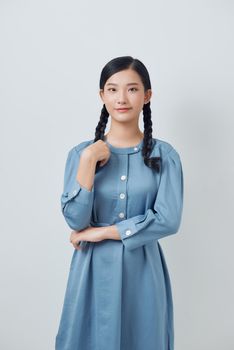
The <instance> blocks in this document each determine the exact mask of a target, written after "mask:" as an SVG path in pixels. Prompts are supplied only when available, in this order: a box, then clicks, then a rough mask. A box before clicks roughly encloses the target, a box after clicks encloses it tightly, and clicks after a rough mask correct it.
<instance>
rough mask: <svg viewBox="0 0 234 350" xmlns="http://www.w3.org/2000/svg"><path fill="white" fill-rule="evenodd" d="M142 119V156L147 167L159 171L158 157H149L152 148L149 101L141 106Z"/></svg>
mask: <svg viewBox="0 0 234 350" xmlns="http://www.w3.org/2000/svg"><path fill="white" fill-rule="evenodd" d="M143 116H144V117H143V121H144V141H143V149H142V156H143V158H144V163H145V165H146V166H148V167H149V168H152V169H154V170H156V171H157V172H159V171H160V165H159V161H160V160H161V158H160V157H151V158H150V154H151V152H152V149H153V138H152V120H151V108H150V101H149V102H148V103H147V104H144V106H143Z"/></svg>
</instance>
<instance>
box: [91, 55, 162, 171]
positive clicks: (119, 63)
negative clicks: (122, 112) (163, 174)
mask: <svg viewBox="0 0 234 350" xmlns="http://www.w3.org/2000/svg"><path fill="white" fill-rule="evenodd" d="M124 69H132V70H135V71H136V72H137V73H138V74H139V76H140V78H141V80H142V83H143V85H144V91H145V92H146V91H147V90H148V89H151V83H150V78H149V73H148V71H147V69H146V67H145V66H144V64H143V63H142V62H141V61H139V60H138V59H137V58H133V57H131V56H121V57H116V58H114V59H112V60H111V61H109V62H108V63H107V64H106V65H105V66H104V68H103V69H102V72H101V77H100V82H99V87H100V89H104V85H105V83H106V81H107V80H108V79H109V78H110V77H111V76H112V75H113V74H115V73H117V72H119V71H122V70H124ZM108 117H109V113H108V111H107V109H106V106H105V104H103V108H102V110H101V116H100V120H99V122H98V125H97V127H96V131H95V139H94V142H96V141H97V140H100V139H101V140H104V133H105V129H106V125H107V122H108ZM143 122H144V138H143V148H142V156H143V158H144V163H145V165H146V166H148V167H149V168H152V169H154V170H156V171H157V172H159V170H160V166H159V161H160V160H161V158H160V157H151V158H150V154H151V152H152V149H153V145H154V144H153V141H154V140H153V138H152V120H151V108H150V101H149V102H148V103H147V104H144V106H143ZM99 164H100V162H97V168H96V170H98V168H99Z"/></svg>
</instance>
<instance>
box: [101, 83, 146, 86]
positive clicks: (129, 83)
mask: <svg viewBox="0 0 234 350" xmlns="http://www.w3.org/2000/svg"><path fill="white" fill-rule="evenodd" d="M106 85H118V84H115V83H107V84H106ZM126 85H127V86H129V85H139V84H138V83H128V84H126Z"/></svg>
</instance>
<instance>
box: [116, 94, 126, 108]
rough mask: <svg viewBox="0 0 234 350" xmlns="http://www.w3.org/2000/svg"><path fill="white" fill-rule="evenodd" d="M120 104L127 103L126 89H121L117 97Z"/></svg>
mask: <svg viewBox="0 0 234 350" xmlns="http://www.w3.org/2000/svg"><path fill="white" fill-rule="evenodd" d="M117 101H118V104H121V105H122V104H126V96H125V93H124V91H120V92H119V94H118V97H117Z"/></svg>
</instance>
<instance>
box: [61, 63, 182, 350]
mask: <svg viewBox="0 0 234 350" xmlns="http://www.w3.org/2000/svg"><path fill="white" fill-rule="evenodd" d="M151 95H152V90H151V83H150V78H149V74H148V71H147V69H146V67H145V66H144V64H143V63H142V62H141V61H139V60H138V59H136V58H132V57H131V56H123V57H117V58H114V59H112V60H111V61H110V62H108V63H107V64H106V65H105V67H104V68H103V70H102V72H101V77H100V97H101V99H102V101H103V108H102V111H101V116H100V120H99V123H98V125H97V127H96V132H95V138H94V139H91V140H86V141H83V142H81V143H79V144H78V145H76V146H74V147H73V148H72V149H71V150H70V151H69V152H68V157H67V161H66V165H65V175H64V189H63V193H62V195H61V208H62V213H63V215H64V217H65V220H66V222H67V224H68V226H69V227H70V228H71V229H72V230H73V231H72V233H71V236H70V242H71V244H72V245H73V247H74V248H75V250H74V252H73V257H72V260H71V265H70V271H69V276H68V281H67V288H66V292H65V297H64V304H63V309H62V314H61V320H60V325H59V329H58V333H57V335H56V345H55V348H56V350H144V349H145V350H173V349H174V326H173V322H174V321H173V300H172V292H171V285H170V278H169V274H168V269H167V266H166V262H165V258H164V255H163V251H162V248H161V246H160V244H159V242H158V240H159V239H161V238H164V237H166V236H168V235H172V234H175V233H176V232H177V231H178V229H179V226H180V222H181V216H182V207H183V172H182V165H181V161H180V156H179V154H178V152H177V151H176V150H175V148H174V147H173V146H172V145H171V144H170V143H168V142H166V141H163V140H160V139H158V138H154V137H152V121H151V109H150V98H151ZM141 111H143V121H144V133H142V132H141V130H140V129H139V126H138V123H139V118H140V113H141ZM109 116H111V125H110V130H109V132H108V133H107V134H105V128H106V125H107V122H108V118H109Z"/></svg>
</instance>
